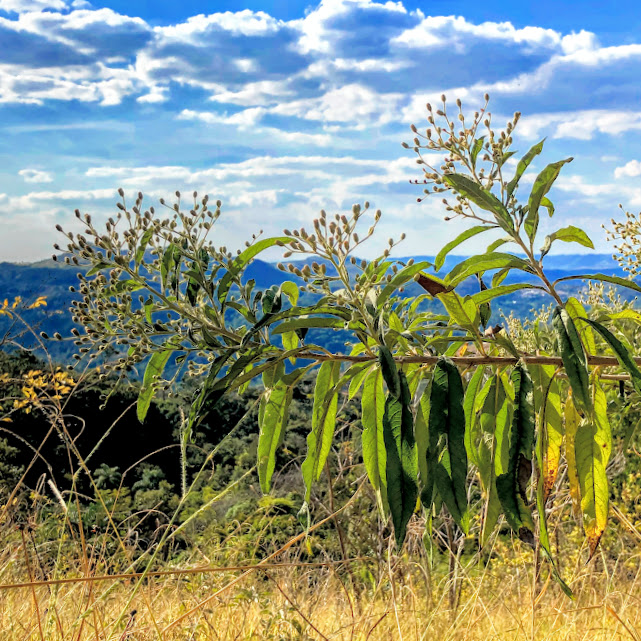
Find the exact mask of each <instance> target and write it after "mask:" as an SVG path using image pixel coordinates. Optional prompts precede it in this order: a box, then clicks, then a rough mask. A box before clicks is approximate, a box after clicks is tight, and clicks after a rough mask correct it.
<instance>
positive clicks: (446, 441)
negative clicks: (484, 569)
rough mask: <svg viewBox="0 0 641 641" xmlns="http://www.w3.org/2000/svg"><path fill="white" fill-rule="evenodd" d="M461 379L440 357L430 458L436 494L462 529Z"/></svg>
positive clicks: (465, 509)
mask: <svg viewBox="0 0 641 641" xmlns="http://www.w3.org/2000/svg"><path fill="white" fill-rule="evenodd" d="M463 399H464V394H463V382H462V380H461V375H460V373H459V371H458V369H457V367H456V366H455V365H454V364H453V363H452V362H451V361H450V360H448V359H446V358H442V359H439V361H438V362H437V364H436V366H435V368H434V375H433V378H432V387H431V390H430V417H429V435H430V445H429V459H428V465H430V466H431V467H432V469H433V474H434V481H435V485H436V489H437V490H438V493H439V495H440V496H441V498H442V499H443V502H444V503H445V505H446V506H447V508H448V510H449V511H450V514H451V515H452V517H453V518H454V520H455V521H456V522H457V523H458V525H459V526H460V528H461V529H462V530H463V532H465V533H467V531H468V528H469V513H468V506H467V453H466V451H465V411H464V409H463Z"/></svg>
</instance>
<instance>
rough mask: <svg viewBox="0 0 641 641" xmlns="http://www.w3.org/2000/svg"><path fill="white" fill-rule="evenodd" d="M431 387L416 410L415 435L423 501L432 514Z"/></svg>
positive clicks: (427, 389)
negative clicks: (430, 458)
mask: <svg viewBox="0 0 641 641" xmlns="http://www.w3.org/2000/svg"><path fill="white" fill-rule="evenodd" d="M429 421H430V388H429V384H428V387H426V388H425V390H424V391H423V394H421V398H420V400H419V403H418V408H417V410H416V422H415V424H414V436H415V438H416V451H417V455H418V477H419V486H420V493H421V494H420V496H421V503H422V504H423V507H424V508H425V509H426V510H427V512H428V513H429V514H431V509H432V503H433V498H434V474H433V470H432V468H431V466H430V462H429V460H428V459H429V447H430V433H429Z"/></svg>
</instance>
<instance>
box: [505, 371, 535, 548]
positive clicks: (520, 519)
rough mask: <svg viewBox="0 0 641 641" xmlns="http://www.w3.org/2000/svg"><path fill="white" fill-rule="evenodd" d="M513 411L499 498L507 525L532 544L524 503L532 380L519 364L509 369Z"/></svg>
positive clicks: (530, 441) (531, 424)
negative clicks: (505, 466) (507, 456)
mask: <svg viewBox="0 0 641 641" xmlns="http://www.w3.org/2000/svg"><path fill="white" fill-rule="evenodd" d="M511 380H512V384H513V385H514V414H513V416H512V424H511V426H510V429H509V434H508V442H509V461H508V467H507V471H506V472H504V473H503V474H501V475H500V476H498V478H497V479H496V490H497V493H498V497H499V501H500V502H501V506H502V507H503V510H504V512H505V516H506V518H507V521H508V523H509V524H510V527H511V528H512V529H513V530H514V531H515V532H517V533H518V535H519V538H520V539H521V540H522V541H524V542H525V543H528V544H530V545H532V546H533V545H534V522H533V520H532V513H531V511H530V508H529V507H528V505H527V485H528V482H529V480H530V478H531V476H532V454H533V452H534V431H535V424H534V398H533V386H532V379H531V378H530V375H529V374H528V372H527V370H526V369H525V367H524V366H523V365H522V364H520V363H519V364H517V365H516V367H515V368H514V370H512V377H511Z"/></svg>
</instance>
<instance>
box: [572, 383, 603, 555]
mask: <svg viewBox="0 0 641 641" xmlns="http://www.w3.org/2000/svg"><path fill="white" fill-rule="evenodd" d="M592 389H593V391H594V414H593V415H591V416H589V417H588V418H586V419H585V420H584V421H583V422H582V423H581V425H579V428H578V430H577V432H576V437H575V440H574V449H575V456H576V469H577V474H578V478H579V488H580V490H581V513H582V515H583V529H584V530H585V535H586V537H587V539H588V545H589V548H590V557H592V556H593V555H594V553H595V552H596V549H597V547H598V545H599V541H600V540H601V536H602V535H603V532H604V531H605V527H606V525H607V521H608V501H609V490H608V477H607V475H606V466H607V464H608V460H609V459H610V453H611V450H612V436H611V433H610V423H609V421H608V415H607V409H608V405H607V400H606V397H605V393H604V391H603V389H602V388H601V386H600V384H599V383H598V381H594V384H593V388H592Z"/></svg>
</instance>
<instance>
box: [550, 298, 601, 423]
mask: <svg viewBox="0 0 641 641" xmlns="http://www.w3.org/2000/svg"><path fill="white" fill-rule="evenodd" d="M552 324H553V326H554V330H555V332H556V336H557V340H558V343H559V351H560V352H561V359H562V361H563V366H564V368H565V373H566V374H567V376H568V380H569V381H570V387H571V388H572V395H573V398H574V403H575V405H576V406H577V409H578V410H579V411H580V412H584V413H585V414H589V413H590V412H591V409H592V401H591V399H590V379H589V374H588V361H587V357H586V355H585V350H584V349H583V345H582V343H581V339H580V338H579V334H578V332H577V330H576V326H575V324H574V321H573V320H572V318H571V317H570V315H569V314H568V312H567V311H566V310H565V309H563V308H562V307H560V306H558V307H556V308H555V310H554V313H553V316H552Z"/></svg>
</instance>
